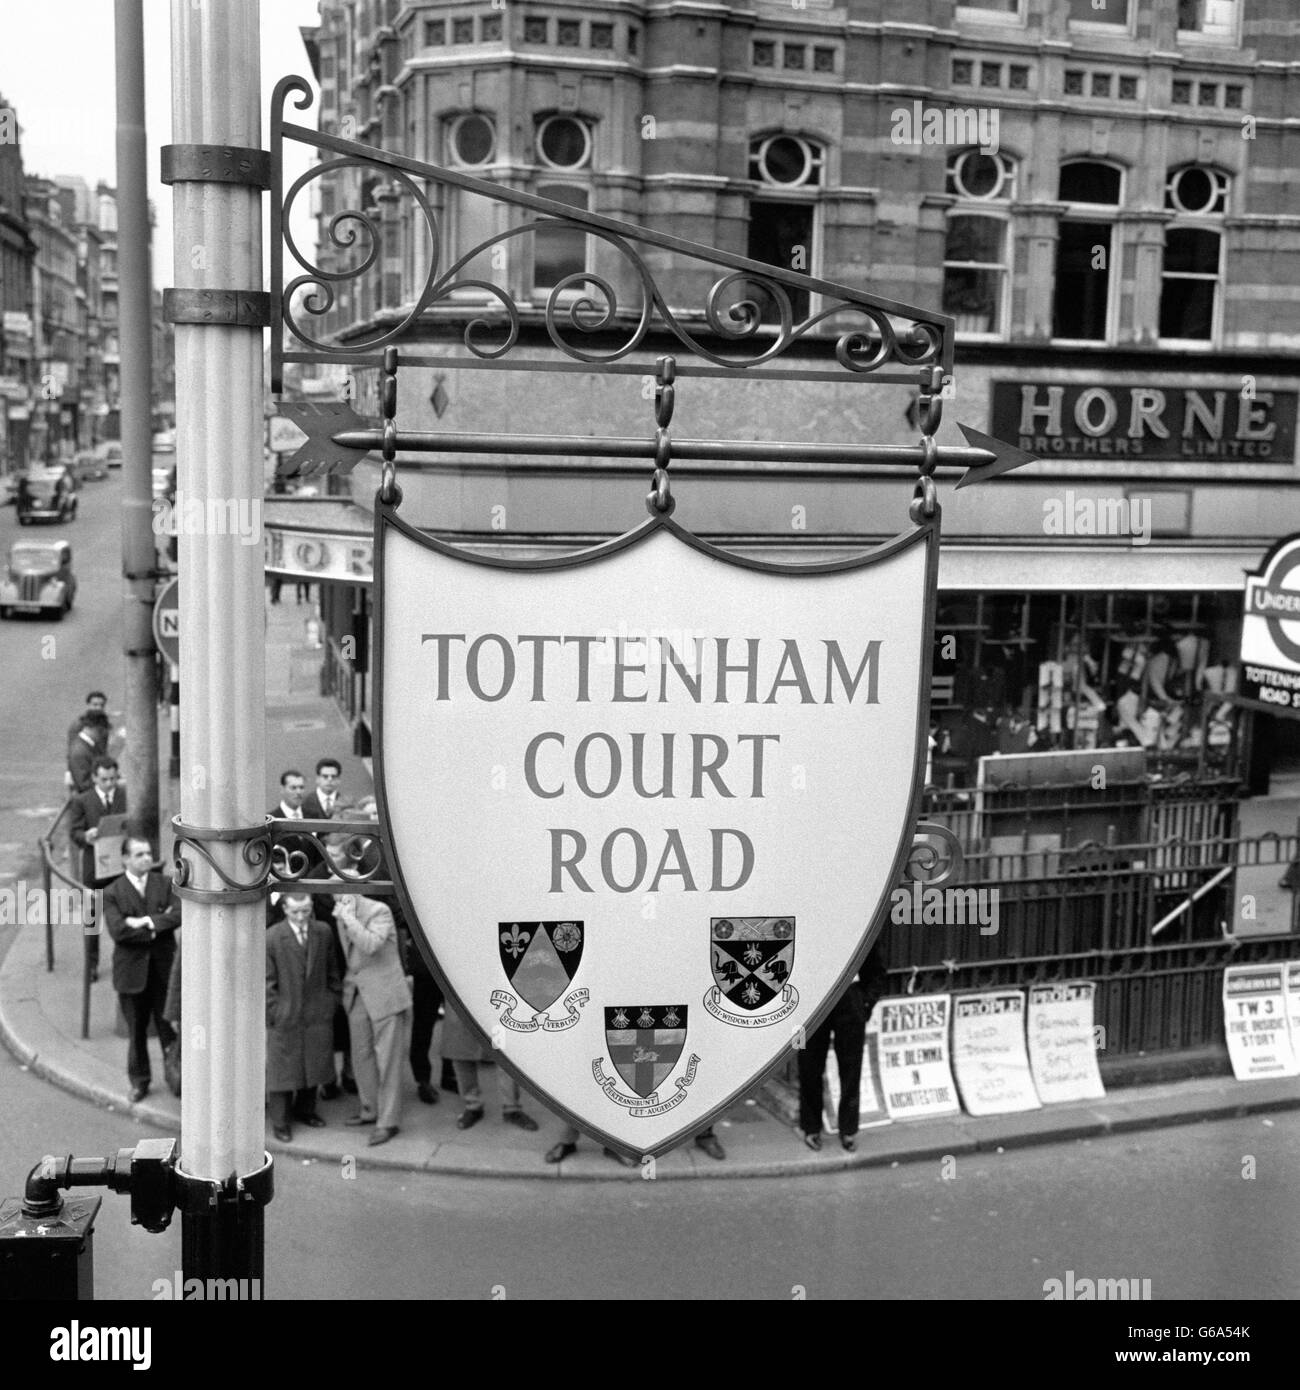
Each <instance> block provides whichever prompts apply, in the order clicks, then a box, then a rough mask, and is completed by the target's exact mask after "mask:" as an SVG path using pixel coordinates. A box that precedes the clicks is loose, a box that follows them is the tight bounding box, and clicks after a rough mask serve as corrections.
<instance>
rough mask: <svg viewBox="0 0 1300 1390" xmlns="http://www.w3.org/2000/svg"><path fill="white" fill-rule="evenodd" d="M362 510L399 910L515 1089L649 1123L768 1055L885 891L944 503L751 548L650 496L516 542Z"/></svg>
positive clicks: (697, 1114) (646, 1149)
mask: <svg viewBox="0 0 1300 1390" xmlns="http://www.w3.org/2000/svg"><path fill="white" fill-rule="evenodd" d="M381 525H382V528H383V529H382V540H381V543H380V548H379V549H380V553H379V555H378V556H377V559H378V560H379V562H380V577H379V583H378V584H377V593H376V599H377V606H376V631H377V633H378V638H377V643H378V655H377V660H376V668H377V672H378V677H379V681H378V684H379V690H378V695H377V699H376V706H377V713H378V719H377V737H376V743H375V751H376V766H375V772H376V782H377V784H378V787H379V790H380V795H381V813H382V817H383V820H384V823H385V827H386V831H387V835H388V841H389V848H390V851H391V854H392V858H393V868H394V873H395V875H396V877H397V880H398V885H399V891H400V892H401V893H402V895H403V896H404V900H405V903H404V905H405V906H406V908H407V911H408V915H409V918H410V922H411V925H412V927H413V929H415V930H417V931H418V932H419V933H421V934H422V935H423V936H424V937H425V939H426V941H427V943H428V945H429V947H430V948H431V954H432V956H433V957H434V959H435V964H436V968H437V971H438V973H439V974H440V976H441V978H442V980H443V982H444V984H445V986H446V987H447V989H448V991H449V993H450V995H451V997H452V998H453V999H454V1000H455V1001H456V1003H457V1004H458V1006H459V1007H460V1009H461V1010H462V1012H463V1013H464V1015H465V1017H466V1018H467V1019H468V1020H469V1021H470V1022H471V1023H472V1024H473V1025H474V1027H475V1028H476V1029H477V1030H478V1031H479V1032H480V1033H481V1034H482V1035H483V1036H484V1037H485V1038H486V1039H488V1040H489V1041H490V1043H491V1045H492V1046H493V1047H494V1048H495V1049H496V1050H497V1052H498V1055H499V1056H500V1058H501V1059H502V1060H503V1061H504V1062H505V1063H506V1064H507V1066H509V1067H510V1068H511V1069H512V1070H514V1071H515V1072H516V1073H517V1074H518V1075H519V1076H520V1077H521V1079H523V1080H524V1081H525V1082H526V1084H527V1085H528V1086H529V1087H530V1088H532V1089H534V1090H536V1091H538V1092H539V1093H540V1094H541V1095H543V1096H544V1097H545V1098H546V1100H547V1103H548V1104H550V1105H551V1106H553V1108H555V1109H556V1110H558V1111H559V1112H560V1113H562V1114H563V1115H565V1116H566V1117H567V1118H571V1119H573V1120H574V1121H575V1123H577V1124H579V1125H581V1126H582V1127H583V1128H585V1129H586V1130H587V1131H588V1132H589V1133H592V1134H593V1135H595V1136H596V1137H597V1138H598V1139H599V1140H600V1141H601V1142H604V1143H607V1144H610V1145H612V1146H614V1147H617V1148H618V1149H620V1150H621V1151H623V1152H626V1153H630V1154H647V1153H658V1152H662V1151H664V1150H666V1149H667V1148H670V1147H672V1145H673V1144H675V1143H677V1142H680V1140H681V1139H682V1138H683V1137H685V1136H687V1135H689V1134H691V1133H694V1132H696V1131H698V1130H699V1129H700V1128H701V1127H702V1126H704V1125H706V1124H708V1123H710V1122H711V1121H712V1119H713V1118H714V1117H715V1116H717V1115H718V1114H720V1113H721V1111H722V1110H723V1109H724V1108H725V1107H726V1106H727V1105H729V1104H730V1103H732V1102H733V1101H734V1100H736V1099H737V1098H738V1097H740V1096H742V1095H743V1094H744V1093H745V1092H746V1091H748V1090H750V1089H751V1088H752V1087H753V1086H754V1085H755V1084H756V1082H757V1081H758V1080H759V1079H760V1078H761V1077H762V1076H763V1075H764V1074H765V1073H766V1072H768V1071H769V1070H771V1069H773V1068H774V1067H776V1066H777V1065H779V1064H780V1063H781V1062H782V1061H783V1060H785V1059H788V1057H789V1055H790V1047H791V1044H792V1041H793V1040H794V1039H795V1038H796V1037H797V1036H799V1035H800V1030H801V1029H807V1030H810V1029H811V1028H812V1027H813V1026H815V1024H816V1023H817V1022H819V1021H820V1018H821V1016H822V1014H824V1013H825V1012H826V1011H827V1009H828V1008H829V1005H830V1003H831V1001H832V1000H833V999H835V998H836V997H838V995H839V994H840V993H841V992H842V991H843V989H844V987H845V986H846V985H847V984H848V982H849V980H850V979H852V977H853V974H854V971H855V969H856V966H857V963H858V962H859V961H860V959H861V958H862V956H863V955H864V954H865V953H866V950H867V948H868V946H869V945H870V942H871V940H872V939H873V937H874V934H875V931H876V929H877V924H878V923H881V922H883V920H884V918H885V915H886V913H887V910H888V897H889V890H890V889H891V888H892V886H893V885H894V884H895V883H896V882H897V881H898V878H899V876H900V875H901V871H902V866H903V863H904V861H905V859H906V856H907V853H908V851H909V849H910V846H911V842H912V827H913V825H914V823H915V815H916V806H917V800H918V797H919V791H920V778H921V774H922V771H923V768H924V746H923V735H924V732H925V724H924V720H923V716H920V715H919V711H921V710H922V709H923V708H924V701H925V698H926V691H927V685H926V683H927V682H928V679H929V670H928V667H929V653H930V648H929V637H928V621H929V620H928V617H927V608H928V605H927V599H926V595H927V592H929V590H930V586H931V585H932V583H933V564H934V549H935V544H936V542H937V535H936V532H935V530H934V528H933V527H932V526H930V527H921V528H919V529H918V530H917V531H915V532H912V533H909V534H908V535H907V536H905V537H901V538H900V539H899V540H897V541H895V542H891V543H889V544H888V545H886V546H883V547H880V548H879V550H878V551H877V552H873V557H874V558H873V557H868V559H867V560H866V561H865V562H864V561H863V560H861V559H857V560H854V561H851V562H847V563H843V562H841V563H837V564H835V565H827V566H815V567H814V566H805V567H798V566H780V567H775V566H757V567H756V566H753V565H747V564H745V563H742V562H738V561H736V559H735V558H734V557H729V556H726V555H725V554H724V553H723V552H720V551H716V550H714V549H713V548H712V547H710V546H707V545H705V544H703V543H702V542H699V541H698V540H696V539H695V538H693V537H690V536H689V533H686V532H684V531H681V530H680V529H679V528H678V527H677V526H676V524H675V523H673V522H671V521H667V520H660V521H655V522H650V523H647V524H646V526H644V527H642V528H641V529H640V530H639V531H638V532H634V533H632V535H631V536H630V537H623V538H621V539H620V540H619V541H617V542H614V543H612V544H611V545H609V546H606V547H602V548H600V550H599V551H598V552H587V558H585V559H583V560H581V561H579V562H576V563H575V562H572V561H565V562H561V563H559V564H556V563H554V562H549V563H546V564H543V565H541V566H536V565H534V566H524V565H521V564H519V563H517V562H516V563H507V562H501V561H495V562H494V561H491V560H487V559H484V558H483V557H466V556H464V555H463V554H461V553H459V552H457V551H455V550H454V549H452V548H451V547H449V546H445V545H442V544H441V543H439V542H436V541H433V540H431V539H429V538H428V537H425V536H423V535H421V534H420V533H418V532H415V531H414V530H412V529H411V528H408V527H406V526H405V525H403V524H402V523H401V522H399V521H397V520H396V518H395V517H394V516H393V515H392V514H391V513H390V512H388V511H387V510H386V509H385V510H384V511H383V512H382V513H381ZM787 571H790V572H787Z"/></svg>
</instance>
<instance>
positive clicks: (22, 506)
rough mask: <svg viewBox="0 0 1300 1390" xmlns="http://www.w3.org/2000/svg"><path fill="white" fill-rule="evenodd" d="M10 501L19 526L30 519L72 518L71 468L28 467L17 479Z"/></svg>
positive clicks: (74, 487)
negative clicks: (14, 507) (15, 511)
mask: <svg viewBox="0 0 1300 1390" xmlns="http://www.w3.org/2000/svg"><path fill="white" fill-rule="evenodd" d="M14 502H15V505H16V506H17V509H18V524H19V525H20V526H29V525H30V524H31V523H32V522H33V521H72V520H73V519H74V518H75V517H76V515H77V484H76V482H75V481H74V479H73V477H72V470H71V469H70V468H67V467H66V466H63V467H56V468H33V469H30V470H28V472H26V473H24V474H23V476H22V477H21V478H19V479H18V492H17V495H16V496H15V498H14Z"/></svg>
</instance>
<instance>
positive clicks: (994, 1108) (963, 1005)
mask: <svg viewBox="0 0 1300 1390" xmlns="http://www.w3.org/2000/svg"><path fill="white" fill-rule="evenodd" d="M952 1063H953V1070H954V1071H955V1072H956V1074H957V1087H958V1089H959V1090H960V1091H961V1098H962V1102H963V1104H964V1105H965V1106H966V1110H967V1112H968V1113H969V1114H971V1115H1010V1114H1014V1113H1015V1112H1017V1111H1020V1110H1038V1109H1040V1108H1041V1102H1040V1101H1039V1099H1038V1093H1037V1092H1036V1091H1035V1090H1034V1079H1033V1076H1032V1075H1031V1073H1030V1070H1029V1054H1028V1052H1027V1051H1026V1050H1025V995H1024V991H1023V990H1019V989H1004V990H994V991H991V992H990V993H988V994H968V995H963V996H961V997H960V998H958V999H956V1000H955V1001H954V1003H953V1016H952Z"/></svg>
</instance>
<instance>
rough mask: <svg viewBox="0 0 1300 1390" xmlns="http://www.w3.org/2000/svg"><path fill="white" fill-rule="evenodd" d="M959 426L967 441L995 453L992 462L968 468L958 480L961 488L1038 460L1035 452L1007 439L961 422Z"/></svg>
mask: <svg viewBox="0 0 1300 1390" xmlns="http://www.w3.org/2000/svg"><path fill="white" fill-rule="evenodd" d="M957 428H958V429H959V430H960V431H961V432H962V433H963V434H964V435H965V436H966V443H967V444H969V445H970V446H971V447H972V448H974V449H987V450H988V451H989V453H991V454H992V455H993V461H992V462H991V463H977V464H974V465H973V466H972V467H970V468H968V469H967V470H966V472H965V473H963V474H962V476H961V478H960V479H959V480H958V482H957V486H958V487H959V488H961V487H970V486H971V485H972V484H973V483H986V482H988V480H989V479H990V478H996V477H997V476H998V474H999V473H1010V472H1011V470H1012V469H1013V468H1019V467H1020V466H1021V465H1022V464H1025V463H1037V462H1038V459H1037V458H1036V457H1035V456H1034V455H1033V454H1027V453H1025V451H1024V450H1023V449H1017V448H1016V446H1015V445H1014V444H1008V443H1007V441H1006V440H1005V439H995V438H994V437H993V436H992V435H991V434H983V433H981V431H979V430H973V429H971V427H970V426H969V425H963V424H961V423H958V425H957Z"/></svg>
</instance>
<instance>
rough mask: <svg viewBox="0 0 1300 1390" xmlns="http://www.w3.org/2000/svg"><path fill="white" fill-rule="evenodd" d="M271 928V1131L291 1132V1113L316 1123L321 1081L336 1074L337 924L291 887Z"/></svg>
mask: <svg viewBox="0 0 1300 1390" xmlns="http://www.w3.org/2000/svg"><path fill="white" fill-rule="evenodd" d="M283 903H284V917H283V918H282V919H281V920H280V921H278V922H276V923H274V924H273V925H272V926H271V927H270V929H269V930H268V931H267V933H266V1091H267V1099H268V1101H269V1103H270V1110H271V1132H272V1133H273V1134H274V1135H275V1137H276V1138H277V1139H279V1140H280V1141H281V1142H282V1143H287V1142H288V1141H289V1140H290V1139H292V1138H293V1129H292V1127H291V1125H290V1119H291V1118H293V1119H296V1120H298V1121H299V1122H300V1123H302V1124H305V1125H308V1126H310V1127H311V1128H313V1129H315V1128H318V1127H319V1126H320V1125H323V1124H324V1123H325V1121H324V1120H323V1119H322V1118H321V1116H320V1115H319V1114H317V1112H316V1088H317V1086H323V1085H325V1084H326V1083H327V1082H329V1081H332V1080H333V1079H334V1028H333V1021H334V1005H335V1003H336V1002H337V1000H338V997H339V995H340V993H341V992H342V987H343V986H342V981H341V979H340V977H339V970H338V965H337V957H336V955H335V952H334V941H333V935H334V934H333V932H332V931H331V930H330V928H329V927H327V926H326V925H325V923H324V922H319V921H316V920H315V919H314V918H313V917H312V901H311V897H310V895H309V894H306V893H288V894H286V895H285V897H284V899H283Z"/></svg>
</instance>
